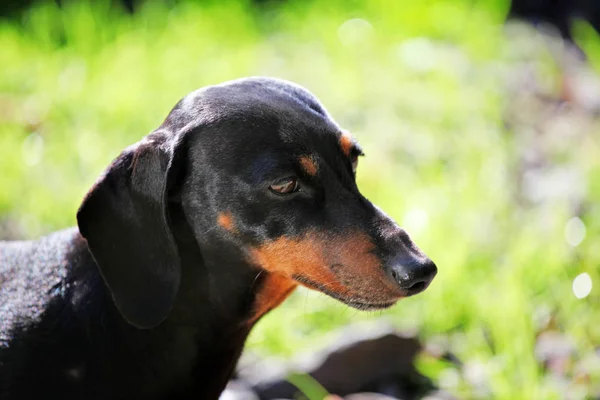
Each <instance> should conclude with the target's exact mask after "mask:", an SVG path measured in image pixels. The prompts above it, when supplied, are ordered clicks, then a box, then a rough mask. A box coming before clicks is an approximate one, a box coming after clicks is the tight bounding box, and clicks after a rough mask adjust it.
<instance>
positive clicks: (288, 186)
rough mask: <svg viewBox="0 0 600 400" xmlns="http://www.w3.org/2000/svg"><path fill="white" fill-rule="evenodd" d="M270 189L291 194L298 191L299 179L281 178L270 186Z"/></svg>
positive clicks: (278, 192) (274, 191) (277, 192)
mask: <svg viewBox="0 0 600 400" xmlns="http://www.w3.org/2000/svg"><path fill="white" fill-rule="evenodd" d="M269 189H270V190H271V191H272V192H273V193H276V194H290V193H294V192H297V191H298V190H299V187H298V179H296V178H285V179H282V180H280V181H279V182H277V183H274V184H272V185H271V186H269Z"/></svg>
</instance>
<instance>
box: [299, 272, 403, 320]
mask: <svg viewBox="0 0 600 400" xmlns="http://www.w3.org/2000/svg"><path fill="white" fill-rule="evenodd" d="M293 278H294V279H295V280H296V281H297V282H299V283H300V284H302V285H304V286H306V287H308V288H311V289H314V290H317V291H319V292H321V293H325V294H326V295H327V296H329V297H332V298H334V299H336V300H338V301H341V302H342V303H344V304H346V305H347V306H350V307H352V308H356V309H357V310H363V311H375V310H383V309H386V308H389V307H391V306H393V305H394V304H396V302H397V301H398V300H399V299H400V297H394V298H391V299H389V300H380V299H377V300H369V299H366V298H365V297H363V296H360V295H355V296H348V295H341V294H339V293H336V292H333V291H331V290H328V289H327V287H326V286H325V285H321V284H319V283H318V282H315V281H312V280H310V279H308V278H306V277H304V276H299V275H295V276H293Z"/></svg>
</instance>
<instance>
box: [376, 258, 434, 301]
mask: <svg viewBox="0 0 600 400" xmlns="http://www.w3.org/2000/svg"><path fill="white" fill-rule="evenodd" d="M388 274H389V275H390V277H391V278H392V279H393V280H394V282H396V283H397V284H398V286H400V289H402V291H403V292H405V293H406V295H407V296H412V295H415V294H417V293H421V292H422V291H423V290H425V289H427V287H428V286H429V284H430V283H431V281H432V280H433V278H434V277H435V275H436V274H437V267H436V265H435V264H434V263H433V261H431V260H430V259H425V260H418V261H417V260H410V261H404V262H401V261H400V262H399V261H396V262H394V263H392V264H391V265H389V266H388Z"/></svg>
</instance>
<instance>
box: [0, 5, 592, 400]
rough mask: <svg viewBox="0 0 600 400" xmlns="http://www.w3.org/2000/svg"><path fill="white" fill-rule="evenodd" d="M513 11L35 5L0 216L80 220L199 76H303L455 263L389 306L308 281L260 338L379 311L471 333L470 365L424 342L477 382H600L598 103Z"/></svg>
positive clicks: (12, 50)
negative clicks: (104, 181)
mask: <svg viewBox="0 0 600 400" xmlns="http://www.w3.org/2000/svg"><path fill="white" fill-rule="evenodd" d="M507 10H508V3H507V2H506V1H503V0H490V1H483V0H479V1H473V0H468V1H467V0H462V1H461V0H454V1H446V0H424V1H412V0H378V1H366V0H365V1H357V0H354V1H342V0H334V1H328V2H317V1H300V0H297V1H288V2H281V3H273V4H270V5H269V4H265V3H260V5H257V4H255V3H250V2H248V3H245V2H238V1H212V2H211V1H205V2H202V3H196V2H192V1H180V2H147V3H144V4H142V6H141V7H140V9H139V10H138V11H137V12H136V13H135V14H133V15H129V14H127V13H125V12H124V10H122V9H121V8H119V7H117V6H115V5H114V4H111V3H109V2H106V1H91V0H90V1H78V2H69V1H66V2H64V4H63V7H62V8H58V7H57V6H56V5H55V4H54V3H43V2H42V3H38V4H36V5H33V6H32V7H31V8H29V9H27V10H25V11H24V12H23V14H22V16H21V17H19V18H16V19H10V20H2V21H0V67H1V68H0V173H1V178H0V235H2V237H4V238H8V237H11V238H18V237H35V236H37V235H41V234H45V233H48V232H50V231H52V230H56V229H60V228H63V227H67V226H72V225H75V211H76V209H77V207H78V206H79V203H80V201H81V199H82V197H83V195H84V194H85V193H86V191H87V190H88V188H89V187H90V186H91V185H92V183H93V182H94V180H95V178H96V177H97V176H98V175H99V174H100V172H101V171H102V170H103V169H104V168H105V166H107V164H108V163H109V162H110V161H111V160H112V159H113V158H114V157H115V156H116V155H117V154H118V153H119V152H120V150H121V149H123V148H124V147H126V146H128V145H129V144H131V143H133V142H135V141H137V140H139V139H140V138H141V137H142V136H143V135H145V134H146V133H148V132H150V131H151V130H152V129H154V128H155V127H157V126H158V125H159V124H160V123H161V122H162V120H163V119H164V117H165V116H166V115H167V113H168V112H169V110H170V109H171V107H172V106H173V105H174V104H175V103H176V102H177V101H178V100H179V99H180V98H181V97H183V96H184V95H185V94H186V93H188V92H190V91H192V90H194V89H196V88H198V87H201V86H204V85H209V84H214V83H219V82H221V81H224V80H228V79H233V78H238V77H242V76H249V75H269V76H276V77H281V78H285V79H289V80H292V81H295V82H297V83H299V84H301V85H303V86H305V87H307V88H308V89H309V90H311V91H312V92H313V93H315V94H316V95H317V96H318V97H319V98H320V99H321V100H322V101H323V103H324V104H325V106H326V107H327V108H328V109H329V111H330V112H331V114H332V115H333V116H334V117H335V118H336V119H337V120H338V122H339V123H340V124H341V125H342V126H344V127H346V128H348V129H349V130H351V131H352V132H353V133H354V134H355V136H356V137H357V138H358V139H359V141H360V142H361V144H362V145H363V147H364V149H365V152H366V154H367V157H365V158H364V159H362V160H361V165H360V167H359V172H358V179H359V187H361V188H362V192H363V193H364V194H365V195H366V196H367V197H368V198H370V199H371V200H372V201H373V202H374V203H376V204H378V205H379V206H380V207H382V208H383V209H384V210H385V211H386V212H387V213H389V214H390V215H391V216H392V217H394V218H395V219H396V220H397V221H399V222H400V223H401V225H403V226H404V227H405V228H406V229H407V230H408V231H409V232H410V233H411V235H412V236H413V239H414V240H415V241H416V243H418V244H419V246H420V247H421V248H422V249H423V250H424V251H425V252H426V253H427V254H428V255H429V256H430V257H431V258H432V259H433V260H434V261H435V262H436V263H437V265H438V267H439V275H438V277H437V278H436V280H435V281H434V283H433V284H432V286H431V288H430V289H429V290H428V291H427V292H425V293H424V294H423V295H420V296H417V297H415V298H411V299H407V300H403V301H402V302H401V303H400V304H399V305H397V306H395V307H393V308H392V309H391V310H389V311H385V312H378V313H361V312H356V311H354V310H351V309H348V308H347V307H346V306H343V305H341V304H340V303H337V302H335V301H333V300H330V299H329V298H327V297H326V296H324V295H320V294H317V293H315V292H308V291H306V290H300V291H298V293H296V294H295V295H294V296H292V298H290V299H289V300H288V301H287V302H286V303H285V304H284V305H283V306H282V307H280V308H279V309H277V310H275V311H273V312H271V313H270V314H269V315H268V316H267V317H265V318H264V319H263V320H262V321H261V322H260V323H259V325H258V326H257V327H256V328H255V330H254V331H253V333H252V335H251V338H250V340H249V342H248V347H249V348H250V349H252V350H253V351H255V352H258V353H260V354H273V355H278V356H280V357H290V356H291V355H293V354H297V353H302V352H311V351H313V349H315V348H317V347H318V346H320V345H321V344H323V343H324V342H325V341H326V340H327V337H328V335H326V333H328V332H330V331H332V330H334V329H335V328H337V327H340V326H344V325H346V324H349V323H351V322H354V321H357V320H358V321H372V320H375V319H378V320H383V321H385V322H386V323H391V324H393V325H395V326H396V327H398V328H399V329H402V330H406V331H412V332H417V334H418V335H419V336H420V337H421V338H422V340H423V341H424V342H425V343H433V344H434V345H435V346H438V347H442V348H444V349H446V350H448V351H450V352H452V353H453V354H455V355H456V357H457V358H458V359H460V360H461V362H462V363H463V364H462V365H457V364H454V363H449V362H446V361H443V360H441V359H439V358H436V357H433V356H431V355H430V354H429V355H428V354H424V355H423V356H422V357H421V358H420V359H419V364H418V366H419V369H420V371H421V372H422V373H424V374H425V375H427V376H429V377H430V378H432V379H433V380H434V382H435V383H436V384H437V385H439V386H440V387H442V388H444V389H445V390H448V391H450V392H451V393H454V394H455V395H457V396H459V397H460V398H496V399H563V398H570V399H580V398H581V399H585V398H599V397H597V396H600V348H599V347H598V346H599V344H600V324H598V321H600V304H599V300H600V295H599V292H598V290H597V288H596V287H592V290H591V292H590V293H589V295H587V293H584V294H586V295H587V296H584V298H582V299H579V298H577V297H576V296H575V295H574V291H573V282H574V279H575V278H576V277H577V276H578V275H580V274H582V273H585V274H587V275H584V276H583V277H584V278H588V277H589V278H590V279H591V281H592V283H593V284H596V285H597V284H598V282H600V271H599V269H598V266H599V264H600V246H599V245H598V238H599V234H600V162H599V160H600V146H599V143H600V142H599V138H598V128H599V124H598V120H597V117H596V113H594V112H590V111H589V110H586V109H584V108H582V107H577V105H573V104H571V105H568V104H567V105H565V104H562V103H560V102H558V101H554V100H552V99H554V98H557V97H558V93H559V91H560V81H561V76H562V74H563V72H564V71H563V69H562V68H561V66H560V63H558V62H556V57H553V54H552V52H551V49H552V48H553V45H552V43H551V42H550V41H549V40H548V39H547V38H545V37H543V36H541V35H540V34H538V33H536V32H535V31H533V30H531V29H528V28H526V27H524V26H516V27H513V28H511V29H507V28H505V27H504V26H503V22H504V18H505V16H506V13H507ZM577 40H578V42H579V44H580V45H581V46H582V47H583V48H584V49H585V50H586V52H587V53H588V55H589V58H590V62H591V65H593V66H594V65H597V64H598V61H597V60H600V46H599V44H598V39H597V37H596V36H595V34H594V33H593V32H592V31H591V29H590V28H588V27H587V26H586V25H584V24H580V25H579V28H578V29H577ZM582 279H583V278H582ZM583 280H584V281H585V279H583ZM584 292H585V290H584ZM580 297H582V296H581V295H580ZM543 338H545V339H544V340H542V339H543ZM548 338H550V339H548ZM548 343H549V344H548ZM544 346H546V347H548V346H549V348H550V350H547V349H546V350H544V349H545V347H544ZM556 349H558V352H559V353H560V352H561V351H562V353H560V354H562V355H560V354H559V356H556V357H558V358H556V357H555V358H552V359H549V358H548V357H546V356H545V355H544V354H546V353H548V352H550V353H552V351H555V350H556ZM563 350H564V351H563ZM545 351H546V352H545ZM557 363H558V366H557V365H556V364H557Z"/></svg>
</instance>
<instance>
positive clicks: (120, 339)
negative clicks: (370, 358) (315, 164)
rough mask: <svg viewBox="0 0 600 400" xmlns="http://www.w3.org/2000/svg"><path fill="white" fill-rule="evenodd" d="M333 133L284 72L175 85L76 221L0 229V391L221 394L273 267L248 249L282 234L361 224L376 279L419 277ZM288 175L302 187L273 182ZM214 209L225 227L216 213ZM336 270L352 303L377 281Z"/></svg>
mask: <svg viewBox="0 0 600 400" xmlns="http://www.w3.org/2000/svg"><path fill="white" fill-rule="evenodd" d="M340 132H341V130H340V128H339V127H338V126H337V125H336V124H335V122H333V120H332V119H331V118H330V117H329V115H328V114H327V112H326V111H325V110H324V109H323V107H322V106H321V105H320V104H319V103H318V101H317V100H316V99H315V98H314V97H313V96H312V95H311V94H310V93H308V92H307V91H306V90H304V89H302V88H300V87H298V86H296V85H293V84H290V83H288V82H284V81H279V80H274V79H268V78H249V79H243V80H238V81H232V82H228V83H225V84H222V85H217V86H213V87H209V88H205V89H202V90H199V91H197V92H194V93H192V94H190V95H188V96H187V97H185V98H184V99H183V100H182V101H180V102H179V103H178V104H177V106H176V107H175V108H174V109H173V110H172V111H171V113H170V114H169V116H168V118H167V119H166V120H165V122H164V123H163V124H162V125H161V126H160V127H159V128H158V129H157V130H156V131H154V132H152V133H151V134H150V135H148V136H147V137H146V138H144V139H143V140H142V141H141V142H139V143H137V144H135V145H133V146H131V147H129V148H128V149H126V150H125V151H124V152H122V153H121V155H120V156H119V157H118V158H117V159H116V160H115V161H114V162H113V163H112V164H111V165H110V166H109V168H108V169H107V171H106V172H105V173H104V174H103V175H102V176H101V177H100V179H99V180H98V182H97V183H96V184H95V185H94V187H93V188H92V189H91V190H90V192H89V193H88V195H87V196H86V198H85V199H84V201H83V204H82V206H81V208H80V210H79V212H78V214H77V220H78V225H79V227H78V228H72V229H68V230H65V231H61V232H56V233H53V234H51V235H49V236H47V237H45V238H42V239H39V240H37V241H29V242H1V243H0V399H2V400H8V399H11V400H12V399H41V398H50V399H59V398H60V399H62V400H68V399H187V398H190V399H191V398H194V399H216V398H218V396H219V394H220V392H221V391H222V390H223V388H224V386H225V384H226V383H227V381H228V379H229V377H230V376H231V373H232V371H233V369H234V367H235V363H236V361H237V359H238V357H239V355H240V353H241V351H242V348H243V345H244V341H245V339H246V337H247V335H248V333H249V331H250V329H251V326H252V323H247V321H248V320H249V319H250V318H251V313H252V312H253V311H252V310H253V307H254V303H255V301H256V293H257V292H258V291H260V290H261V287H262V285H263V284H264V282H265V279H267V278H266V277H267V276H268V275H269V272H265V271H262V270H261V266H260V265H257V264H256V262H253V261H252V259H251V258H250V257H249V250H248V249H249V248H253V247H257V246H260V245H262V244H264V243H268V242H269V241H273V240H275V239H277V238H279V237H286V238H287V237H289V238H302V237H303V235H304V234H306V232H309V231H315V230H316V231H317V232H321V233H322V234H323V235H325V236H324V237H328V236H327V235H330V236H331V235H338V234H340V232H346V231H349V230H352V231H353V232H354V231H359V232H364V233H365V235H367V234H368V235H369V238H370V239H369V240H371V241H372V242H373V243H374V244H373V246H375V247H374V249H373V250H372V252H373V254H376V255H377V257H379V258H378V259H380V260H383V261H381V265H380V266H378V267H377V269H376V270H374V272H373V274H380V275H381V277H385V279H384V278H381V279H384V280H382V281H381V285H384V286H386V288H388V289H389V287H392V286H394V285H396V284H397V283H398V282H399V283H400V286H399V287H398V288H397V289H398V293H403V294H402V295H410V294H414V293H417V292H419V291H421V290H423V289H424V287H426V286H427V284H428V283H429V281H430V280H431V279H432V278H433V275H435V266H434V265H433V263H431V261H430V260H428V259H427V257H426V256H425V255H423V254H422V253H421V252H420V251H419V250H418V249H417V248H416V246H415V245H414V244H413V243H412V241H411V240H410V239H409V238H408V236H407V235H406V233H404V232H403V231H402V230H401V229H400V228H398V227H397V225H396V224H395V223H394V222H393V221H391V220H390V219H389V218H388V217H387V216H385V214H383V213H382V212H381V211H380V210H378V209H377V208H376V207H374V206H373V205H372V204H371V203H370V202H368V200H366V199H365V198H364V197H363V196H362V195H361V194H360V193H359V192H358V189H357V187H356V183H355V181H354V174H353V172H352V167H351V160H350V159H348V157H347V154H346V155H345V154H344V152H343V151H342V150H341V149H340V145H339V138H340V134H341V133H340ZM352 151H357V150H356V149H354V150H352ZM303 154H314V155H315V157H317V156H318V157H319V161H320V164H319V172H318V174H317V176H307V175H306V173H305V172H303V171H301V170H299V169H298V165H297V163H296V160H297V157H298V156H301V155H303ZM290 175H297V176H298V177H299V179H300V181H301V182H302V185H303V186H302V187H303V190H302V191H301V192H298V193H294V194H292V195H289V196H280V195H276V194H273V193H272V192H271V191H270V190H269V185H270V184H272V183H273V182H274V181H276V180H277V179H280V178H282V177H287V176H290ZM222 212H228V213H229V214H230V215H231V216H232V218H233V221H234V223H235V228H233V229H232V231H233V230H234V232H228V231H227V230H226V229H223V227H221V226H219V224H218V223H217V221H218V216H219V213H222ZM321 233H319V235H320V234H321ZM319 237H320V236H319ZM332 237H333V236H332ZM398 265H401V266H402V268H404V269H402V270H401V271H404V272H403V273H404V275H402V276H400V275H398V274H399V272H398V271H400V270H399V269H398V268H399V267H397V266H398ZM334 267H335V268H334ZM331 268H332V270H334V269H335V270H336V273H338V271H337V270H338V269H344V268H345V267H344V265H339V264H336V265H333V266H331ZM394 268H396V270H395V272H394V271H392V272H390V273H389V274H388V272H389V271H391V270H393V269H394ZM379 269H381V271H379ZM423 271H425V272H423ZM262 272H264V273H262ZM380 272H381V273H380ZM423 274H425V275H426V276H425V275H423ZM423 276H425V278H423ZM293 278H294V277H291V276H290V279H293ZM378 279H379V278H378ZM402 279H404V280H403V281H401V280H402ZM347 280H348V282H349V283H347V286H348V287H354V288H355V289H356V293H358V294H359V295H360V296H363V297H360V296H359V297H358V298H348V296H347V295H344V294H340V293H337V292H336V293H332V294H333V295H335V296H336V297H337V298H339V299H340V300H341V301H345V302H347V303H348V304H350V305H353V304H354V305H357V304H358V305H359V306H364V304H363V303H364V302H365V301H366V300H364V299H368V298H370V296H371V297H372V296H374V293H375V294H377V293H379V292H380V290H379V289H380V288H379V287H376V286H373V285H375V284H372V285H371V286H368V285H366V284H365V283H364V282H362V281H361V282H359V283H356V282H353V281H352V279H347ZM396 280H398V282H396ZM408 280H409V281H410V282H408ZM298 281H302V277H299V279H298ZM357 281H359V280H357ZM392 281H393V284H392V283H391V282H392ZM374 282H375V281H374ZM377 282H379V281H377ZM407 282H408V283H410V284H413V283H414V282H417V283H419V285H418V287H416V286H415V287H409V286H402V285H406V284H407ZM421 284H422V285H421ZM315 285H323V288H324V289H327V282H325V283H323V282H316V283H315ZM423 285H424V286H423ZM394 288H396V286H394ZM389 290H392V289H389ZM393 290H396V289H393ZM398 297H401V295H398V296H397V297H394V299H393V301H395V300H397V298H398ZM361 299H362V300H361ZM358 300H361V301H362V303H361V302H357V301H358ZM393 301H392V303H393ZM378 304H379V306H380V307H383V303H381V304H380V303H378ZM390 304H391V303H390ZM359 308H360V307H359Z"/></svg>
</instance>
